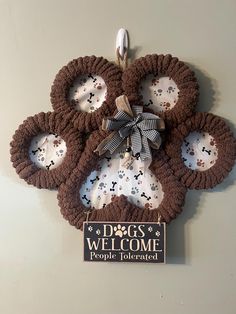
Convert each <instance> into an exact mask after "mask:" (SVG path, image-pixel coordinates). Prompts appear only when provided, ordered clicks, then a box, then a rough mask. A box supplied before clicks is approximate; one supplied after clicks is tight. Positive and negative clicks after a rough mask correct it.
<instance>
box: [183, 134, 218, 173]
mask: <svg viewBox="0 0 236 314" xmlns="http://www.w3.org/2000/svg"><path fill="white" fill-rule="evenodd" d="M181 150H182V158H183V161H184V164H185V165H186V166H187V167H188V168H190V169H192V170H198V171H205V170H206V169H209V168H210V167H212V166H213V165H214V164H215V162H216V160H217V156H218V151H217V147H216V141H215V139H214V138H213V137H212V136H210V135H209V134H208V133H205V132H192V133H190V134H189V135H188V136H187V137H186V138H185V139H184V142H183V144H182V147H181Z"/></svg>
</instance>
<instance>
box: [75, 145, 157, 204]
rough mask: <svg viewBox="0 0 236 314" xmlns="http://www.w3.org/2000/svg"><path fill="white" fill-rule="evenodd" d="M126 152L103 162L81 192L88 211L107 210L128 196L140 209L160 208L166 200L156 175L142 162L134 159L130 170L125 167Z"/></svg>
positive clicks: (101, 161) (122, 151) (107, 157)
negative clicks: (114, 202) (116, 199)
mask: <svg viewBox="0 0 236 314" xmlns="http://www.w3.org/2000/svg"><path fill="white" fill-rule="evenodd" d="M124 156H125V148H124V149H123V150H121V151H120V152H117V153H114V154H113V155H111V156H110V155H108V156H106V157H105V158H103V159H101V160H100V162H99V164H98V166H97V169H96V170H95V171H92V172H91V174H90V175H89V176H88V178H87V179H86V181H85V182H84V184H83V185H82V188H81V190H80V196H81V200H82V202H83V204H84V205H85V206H86V207H90V206H91V207H93V208H96V209H99V208H102V207H105V206H106V205H107V204H109V203H110V202H112V199H113V198H114V197H115V196H120V195H125V196H127V199H128V201H129V202H130V203H132V204H134V205H136V206H139V207H141V208H150V209H151V208H157V207H158V206H159V204H160V203H161V201H162V199H163V191H162V186H161V184H160V182H159V181H158V179H157V178H156V177H155V175H153V174H152V172H151V171H150V170H149V169H148V167H147V162H142V161H141V160H140V157H137V158H133V161H132V164H131V166H130V167H129V168H128V169H127V168H126V166H125V157H124Z"/></svg>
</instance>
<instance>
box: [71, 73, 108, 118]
mask: <svg viewBox="0 0 236 314" xmlns="http://www.w3.org/2000/svg"><path fill="white" fill-rule="evenodd" d="M106 94H107V87H106V84H105V82H104V80H103V79H102V78H101V77H100V76H98V75H93V74H86V75H81V76H79V77H78V78H77V79H76V80H75V81H74V83H73V86H72V87H71V88H70V92H69V100H70V101H71V102H72V104H74V105H75V109H77V110H78V111H84V112H90V113H91V112H93V111H95V110H97V109H98V108H99V107H100V106H101V105H102V104H103V102H104V101H105V99H106Z"/></svg>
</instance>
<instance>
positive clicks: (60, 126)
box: [10, 112, 84, 189]
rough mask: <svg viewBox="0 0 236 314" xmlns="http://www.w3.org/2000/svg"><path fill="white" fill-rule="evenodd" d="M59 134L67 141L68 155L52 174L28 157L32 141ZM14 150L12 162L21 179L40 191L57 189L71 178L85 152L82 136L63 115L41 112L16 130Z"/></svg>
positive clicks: (13, 141) (51, 171)
mask: <svg viewBox="0 0 236 314" xmlns="http://www.w3.org/2000/svg"><path fill="white" fill-rule="evenodd" d="M45 132H48V133H56V134H58V135H59V136H61V138H62V139H63V140H64V141H65V143H66V147H67V152H66V156H65V158H64V159H63V161H62V164H61V165H59V166H58V167H57V168H54V169H52V170H46V169H41V168H39V167H37V166H36V165H35V164H34V163H33V162H32V161H31V159H30V157H29V147H30V143H31V140H32V138H33V137H35V136H37V135H39V134H42V133H45ZM10 146H11V150H10V153H11V161H12V163H13V167H14V168H15V169H16V172H17V174H18V175H19V176H20V178H22V179H24V180H25V181H26V182H27V183H28V184H32V185H34V186H36V187H37V188H45V189H54V188H58V187H59V186H60V184H61V183H62V182H64V181H66V179H67V178H68V177H69V175H70V173H71V172H72V170H73V169H74V168H75V167H76V165H77V163H78V161H79V159H80V156H81V153H82V151H83V148H84V141H83V138H82V133H80V132H78V130H77V129H75V128H74V126H73V125H72V124H71V123H70V122H69V121H68V119H66V117H65V116H64V115H63V114H62V113H55V112H48V113H44V112H41V113H39V114H36V115H35V116H32V117H28V118H27V119H26V120H25V121H24V122H23V123H22V124H21V125H20V126H19V128H18V129H17V130H16V132H15V134H14V136H13V140H12V142H11V143H10Z"/></svg>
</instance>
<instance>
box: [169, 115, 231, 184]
mask: <svg viewBox="0 0 236 314" xmlns="http://www.w3.org/2000/svg"><path fill="white" fill-rule="evenodd" d="M194 131H203V132H207V133H209V134H210V135H211V136H212V137H213V138H214V139H215V141H216V147H217V149H218V158H217V160H216V163H215V164H214V165H213V166H212V167H210V168H208V169H207V170H205V171H198V170H192V169H190V168H188V167H187V166H186V165H185V164H184V162H183V159H182V157H181V147H182V144H183V141H184V139H185V138H186V137H187V136H188V135H189V133H191V132H194ZM165 151H166V153H167V155H168V156H169V157H170V159H169V164H170V166H171V168H172V170H173V172H174V175H175V176H177V177H178V178H179V179H180V181H181V182H182V183H183V184H184V185H185V186H186V187H187V188H189V189H209V188H213V187H214V186H216V185H217V184H218V183H221V182H222V181H223V179H224V178H225V177H226V176H227V175H228V173H229V172H230V171H231V169H232V167H233V166H234V162H235V158H236V140H235V138H234V136H233V134H232V132H231V131H230V128H229V127H228V126H227V125H226V123H225V121H224V120H223V119H222V118H220V117H218V116H216V115H214V114H211V113H204V112H197V113H196V114H195V115H193V116H192V117H191V118H190V119H188V120H187V121H186V122H184V123H182V124H180V125H179V126H178V127H177V128H175V129H173V130H172V131H171V133H170V135H169V137H168V139H167V143H166V147H165Z"/></svg>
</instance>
